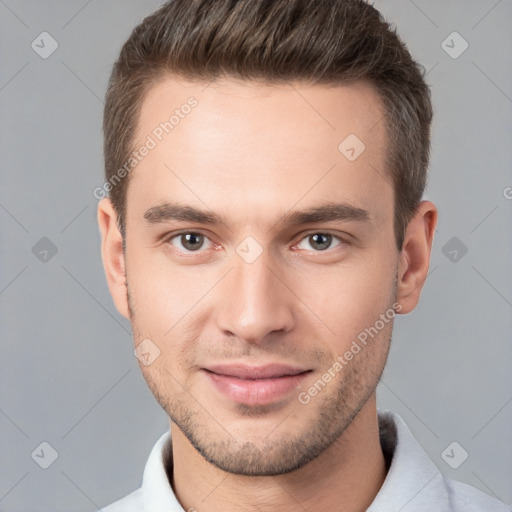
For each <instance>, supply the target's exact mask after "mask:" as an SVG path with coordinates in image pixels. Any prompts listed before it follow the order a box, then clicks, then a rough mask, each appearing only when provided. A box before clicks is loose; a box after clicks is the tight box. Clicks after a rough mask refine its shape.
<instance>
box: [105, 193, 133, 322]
mask: <svg viewBox="0 0 512 512" xmlns="http://www.w3.org/2000/svg"><path fill="white" fill-rule="evenodd" d="M98 226H99V228H100V233H101V258H102V260H103V268H104V269H105V276H106V278H107V284H108V288H109V290H110V294H111V295H112V299H113V300H114V304H115V306H116V308H117V310H118V311H119V313H121V315H123V316H124V317H126V318H129V317H130V315H129V308H128V295H127V289H126V262H125V256H124V253H123V238H122V236H121V232H120V231H119V228H118V226H117V213H116V211H115V209H114V207H113V205H112V202H111V201H110V199H109V198H108V197H106V198H103V199H102V200H101V201H100V202H99V204H98Z"/></svg>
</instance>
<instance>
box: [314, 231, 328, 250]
mask: <svg viewBox="0 0 512 512" xmlns="http://www.w3.org/2000/svg"><path fill="white" fill-rule="evenodd" d="M312 238H313V240H314V241H315V243H316V244H317V248H318V249H320V250H324V249H327V248H328V247H329V245H330V242H331V235H324V234H321V233H318V234H315V235H313V236H312ZM322 239H323V241H322Z"/></svg>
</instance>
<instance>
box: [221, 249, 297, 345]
mask: <svg viewBox="0 0 512 512" xmlns="http://www.w3.org/2000/svg"><path fill="white" fill-rule="evenodd" d="M242 248H243V246H242ZM240 254H241V256H240ZM240 254H234V255H233V269H232V271H231V272H229V275H228V276H226V277H227V279H224V280H223V283H222V289H221V290H219V293H218V295H217V299H218V300H217V306H216V309H217V315H216V316H217V322H218V327H219V328H220V329H221V330H223V331H224V334H226V333H228V334H229V333H231V334H234V335H236V336H238V337H240V338H242V339H244V340H246V341H250V342H258V341H261V340H262V339H263V338H264V337H265V336H266V335H267V334H269V333H271V332H273V331H279V330H283V331H287V330H289V329H290V328H291V326H292V323H293V311H292V303H291V302H290V301H291V297H292V294H290V292H289V291H288V290H287V288H286V286H285V285H284V284H283V283H282V282H281V280H280V279H278V277H277V276H276V274H277V275H279V271H278V269H277V268H275V263H274V264H273V263H272V261H271V258H270V257H269V254H268V253H267V252H266V251H263V252H262V253H261V254H260V255H259V256H258V257H257V258H256V259H255V260H253V261H251V260H250V259H244V254H243V252H240Z"/></svg>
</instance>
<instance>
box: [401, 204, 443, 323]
mask: <svg viewBox="0 0 512 512" xmlns="http://www.w3.org/2000/svg"><path fill="white" fill-rule="evenodd" d="M436 224H437V208H436V206H435V205H434V204H433V203H431V202H430V201H422V202H421V203H420V205H419V206H418V209H417V211H416V214H415V215H414V217H413V218H412V219H411V221H410V222H409V225H408V226H407V230H406V232H405V237H404V243H403V245H402V251H401V252H400V256H399V263H398V283H397V302H398V303H399V304H401V306H402V309H401V310H400V313H401V314H405V313H410V312H411V311H412V310H413V309H414V308H415V307H416V305H417V304H418V301H419V299H420V293H421V289H422V288H423V285H424V284H425V280H426V279H427V274H428V268H429V264H430V253H431V249H432V242H433V241H434V232H435V229H436Z"/></svg>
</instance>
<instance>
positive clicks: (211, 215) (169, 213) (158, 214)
mask: <svg viewBox="0 0 512 512" xmlns="http://www.w3.org/2000/svg"><path fill="white" fill-rule="evenodd" d="M144 219H145V220H146V221H147V222H148V223H149V224H159V223H163V222H167V221H170V220H177V221H189V222H197V223H199V224H212V225H218V224H225V225H228V222H227V219H226V218H225V217H224V216H223V215H220V214H218V213H215V212H212V211H205V210H199V209H197V208H193V207H191V206H184V205H180V204H176V203H163V204H160V205H157V206H153V207H151V208H149V209H148V210H147V211H146V212H145V213H144ZM336 220H337V221H359V222H360V221H369V220H370V214H369V213H368V212H367V211H366V210H363V209H362V208H358V207H356V206H353V205H350V204H347V203H328V204H324V205H321V206H317V207H313V208H308V209H306V210H301V211H294V212H291V213H285V214H283V215H282V216H281V218H280V220H279V221H278V223H280V224H284V225H286V226H297V225H302V224H315V223H321V222H329V221H336Z"/></svg>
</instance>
